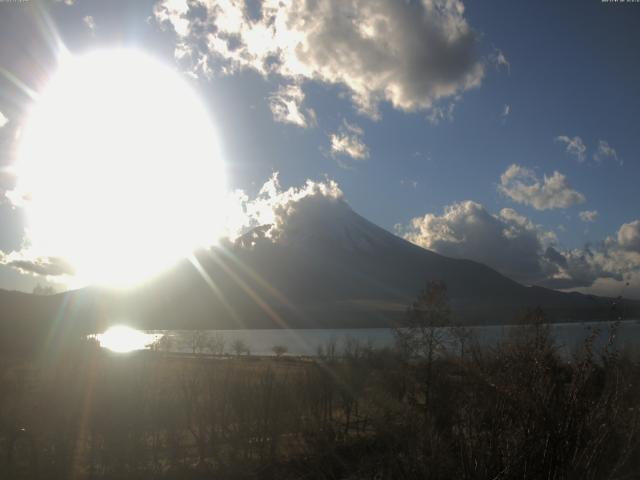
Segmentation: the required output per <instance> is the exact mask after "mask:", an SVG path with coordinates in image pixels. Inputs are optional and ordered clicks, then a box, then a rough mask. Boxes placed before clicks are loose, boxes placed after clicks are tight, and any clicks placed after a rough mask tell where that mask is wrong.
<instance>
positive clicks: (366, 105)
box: [154, 0, 484, 117]
mask: <svg viewBox="0 0 640 480" xmlns="http://www.w3.org/2000/svg"><path fill="white" fill-rule="evenodd" d="M249 3H250V2H245V1H244V0H224V1H223V0H201V1H187V0H162V1H160V2H159V3H157V4H156V6H155V8H154V14H155V19H156V21H157V22H158V23H159V24H160V25H161V26H163V27H165V28H170V29H173V30H174V31H175V34H176V47H175V56H176V58H177V60H178V61H179V62H180V63H181V64H182V65H183V66H184V67H185V68H187V69H189V70H190V71H192V72H193V73H194V74H196V75H201V74H204V75H206V76H211V75H214V74H215V73H221V74H232V73H235V72H237V71H239V70H242V69H251V70H255V71H258V72H259V73H261V74H263V75H269V74H275V75H277V76H279V77H281V78H283V79H285V80H289V81H294V82H298V81H300V80H303V79H307V80H313V81H318V82H322V83H325V84H331V85H339V86H342V87H344V88H345V89H346V91H347V92H348V93H349V94H350V96H351V99H352V101H353V103H354V105H355V106H356V107H357V109H358V110H359V111H361V112H363V113H366V114H368V115H370V116H373V117H377V116H379V111H378V104H379V103H380V102H382V101H387V102H389V103H390V104H391V105H392V106H393V107H394V108H396V109H398V110H403V111H415V110H427V109H430V108H431V107H432V106H434V104H435V103H436V102H438V101H440V100H445V99H447V98H455V97H456V96H457V95H459V94H460V93H462V92H464V91H466V90H469V89H471V88H474V87H477V86H479V85H480V83H481V81H482V79H483V76H484V66H483V63H482V62H481V61H480V58H479V55H478V52H477V44H478V39H479V37H478V34H477V33H476V32H475V31H474V30H473V29H472V28H471V27H470V26H469V24H468V23H467V20H466V18H465V16H464V4H463V3H462V2H461V1H460V0H422V1H412V2H404V1H397V0H315V1H312V2H310V1H305V0H286V1H282V0H264V1H263V2H262V3H261V5H260V7H259V11H258V12H257V14H255V12H252V9H251V8H250V7H249V5H248V4H249Z"/></svg>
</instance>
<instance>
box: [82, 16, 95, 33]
mask: <svg viewBox="0 0 640 480" xmlns="http://www.w3.org/2000/svg"><path fill="white" fill-rule="evenodd" d="M82 21H83V22H84V24H85V25H86V27H87V28H88V29H89V30H91V31H92V32H93V31H94V30H95V29H96V21H95V20H94V19H93V17H92V16H91V15H87V16H85V17H84V18H83V19H82Z"/></svg>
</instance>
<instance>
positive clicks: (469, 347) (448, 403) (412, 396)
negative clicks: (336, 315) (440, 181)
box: [0, 298, 640, 480]
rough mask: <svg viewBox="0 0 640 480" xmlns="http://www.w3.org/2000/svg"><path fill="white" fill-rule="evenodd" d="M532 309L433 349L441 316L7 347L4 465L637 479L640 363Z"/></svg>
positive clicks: (168, 475)
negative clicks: (255, 348)
mask: <svg viewBox="0 0 640 480" xmlns="http://www.w3.org/2000/svg"><path fill="white" fill-rule="evenodd" d="M436 300H437V298H436ZM417 307H419V304H418V305H417ZM417 307H416V308H417ZM418 310H419V308H418ZM441 314H444V315H446V314H447V312H446V309H444V310H442V312H441ZM532 315H533V316H532V317H531V318H529V319H528V320H527V321H528V322H529V324H528V325H523V326H522V327H520V328H518V329H512V330H510V331H511V333H510V334H509V337H508V338H505V339H504V341H503V342H502V343H501V344H500V345H498V346H497V347H494V348H480V347H478V346H477V345H476V344H475V342H474V341H473V338H471V337H470V336H469V335H463V334H461V335H458V336H455V337H454V338H456V339H458V340H457V341H459V342H462V343H464V348H460V346H461V345H462V343H461V344H460V345H457V346H453V348H449V349H446V350H445V349H442V350H438V351H437V352H436V351H435V350H434V354H433V355H431V348H433V349H437V348H438V341H439V340H438V339H435V338H432V337H430V336H429V335H428V328H429V325H428V324H426V326H425V325H422V326H423V327H424V328H425V330H424V331H423V333H424V334H425V336H424V337H423V338H424V339H425V340H426V341H432V340H433V343H432V344H431V346H426V347H425V344H422V347H425V348H423V349H422V350H421V351H420V352H415V351H414V352H409V351H407V350H406V349H405V348H398V349H394V350H374V349H372V348H371V347H369V346H366V345H363V344H362V343H359V342H358V341H356V340H353V339H351V340H348V341H347V342H346V343H345V344H344V345H340V346H339V348H336V346H335V345H327V346H326V348H323V349H322V351H321V352H319V353H321V354H322V356H321V357H318V358H316V359H314V360H311V359H295V358H288V357H287V356H285V355H282V356H281V357H280V358H271V359H267V358H256V357H250V356H246V355H243V356H241V357H236V356H235V355H234V356H230V357H227V358H223V357H220V358H218V359H212V358H198V356H195V357H193V358H177V357H171V356H168V355H165V354H163V353H160V352H155V353H151V352H144V353H139V354H132V355H115V354H106V353H105V352H101V351H99V350H98V349H97V348H96V347H95V345H92V344H91V343H90V342H79V343H78V344H77V345H75V346H74V347H73V348H71V347H68V348H67V349H66V350H64V353H60V351H59V350H58V351H57V350H55V349H52V350H51V351H50V352H47V353H46V354H43V356H42V357H40V358H38V359H36V360H30V361H25V360H16V359H13V360H11V359H5V360H3V361H2V364H1V370H0V381H1V383H0V478H2V479H33V478H39V479H51V480H56V479H71V478H73V479H208V478H211V479H213V478H224V479H240V478H256V479H258V478H265V479H270V478H273V479H275V478H278V479H288V478H292V479H293V478H305V479H311V478H314V479H315V478H318V479H373V478H375V479H516V478H517V479H598V480H599V479H605V478H619V479H623V478H637V472H638V471H640V470H639V468H640V465H638V459H640V449H639V446H638V412H639V410H638V407H639V406H640V404H639V399H640V396H639V393H640V392H639V391H638V388H639V387H638V386H639V385H640V365H639V364H638V362H637V361H636V360H635V359H633V358H630V357H629V355H623V354H621V353H620V352H616V351H615V350H613V348H612V347H611V346H610V345H609V346H607V347H606V348H605V349H603V350H599V351H595V349H594V347H593V341H594V338H595V334H594V336H593V337H590V338H589V339H588V340H587V341H586V342H585V345H584V347H583V348H582V349H581V350H580V351H579V352H576V353H575V355H574V356H573V357H572V358H566V356H561V355H559V354H558V352H557V351H556V349H555V347H554V346H553V343H552V341H551V338H550V335H549V331H548V329H547V327H545V326H544V325H543V324H542V323H541V322H540V321H538V320H539V319H540V318H539V315H540V314H539V313H535V312H534V313H533V314H532ZM440 320H441V318H440V319H439V320H438V323H441V322H440ZM399 346H402V344H401V342H399ZM338 351H339V352H340V354H338Z"/></svg>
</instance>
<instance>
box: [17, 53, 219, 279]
mask: <svg viewBox="0 0 640 480" xmlns="http://www.w3.org/2000/svg"><path fill="white" fill-rule="evenodd" d="M15 171H16V174H17V188H16V190H15V192H14V195H15V194H16V192H17V194H18V196H19V197H20V198H21V199H22V200H23V201H24V206H25V208H26V212H27V219H28V231H29V240H30V242H31V248H32V249H33V251H37V252H43V253H46V255H48V256H56V257H60V258H63V259H65V260H66V261H67V262H69V263H70V264H71V265H72V266H73V267H74V268H75V271H76V274H75V276H76V277H77V278H79V279H82V281H83V282H85V283H98V284H106V285H115V286H121V285H123V286H128V285H132V284H135V283H138V282H140V281H143V280H144V279H146V278H149V277H150V276H151V275H153V274H155V273H158V272H159V271H161V270H163V269H165V268H167V266H169V265H171V264H172V263H174V262H175V261H176V260H178V259H179V258H181V257H183V256H185V255H188V254H189V253H190V252H191V251H193V249H194V248H196V247H198V246H203V245H211V244H213V243H215V241H216V240H217V239H218V238H219V237H220V236H221V234H222V231H223V229H224V221H225V198H227V197H226V185H225V172H224V165H223V162H222V159H221V156H220V153H219V150H218V143H217V141H216V134H215V129H214V128H213V125H212V122H211V120H210V118H209V115H208V113H207V111H206V109H205V107H204V106H203V103H202V102H201V101H200V99H199V98H198V96H197V95H196V94H195V93H194V91H193V89H192V88H191V87H190V85H189V84H188V83H187V82H186V80H185V79H184V78H183V77H182V76H181V75H180V74H178V73H177V72H175V71H174V70H172V69H171V68H169V67H167V66H165V65H163V64H161V63H160V62H158V61H156V60H154V59H152V58H151V57H149V56H147V55H145V54H143V53H141V52H138V51H132V50H110V51H100V52H94V53H91V54H87V55H83V56H77V57H68V58H65V59H63V60H62V61H61V63H60V66H59V68H58V70H57V72H56V73H55V74H54V76H53V77H52V79H51V80H50V82H49V84H48V86H47V87H46V88H45V90H44V91H43V93H42V95H41V96H40V97H39V98H38V100H37V101H36V103H35V104H34V106H33V109H32V111H31V112H30V114H29V117H28V120H27V122H26V125H25V127H24V129H23V132H22V134H21V140H20V146H19V150H18V156H17V162H16V165H15Z"/></svg>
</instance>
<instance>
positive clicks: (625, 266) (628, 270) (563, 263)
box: [396, 201, 640, 298]
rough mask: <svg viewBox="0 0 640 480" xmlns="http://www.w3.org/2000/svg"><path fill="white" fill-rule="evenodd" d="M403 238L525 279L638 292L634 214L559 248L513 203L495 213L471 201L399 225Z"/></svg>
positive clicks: (639, 245) (638, 233) (639, 257)
mask: <svg viewBox="0 0 640 480" xmlns="http://www.w3.org/2000/svg"><path fill="white" fill-rule="evenodd" d="M396 230H397V232H398V234H400V235H401V236H403V237H404V238H405V239H407V240H409V241H411V242H413V243H415V244H416V245H420V246H422V247H424V248H427V249H430V250H433V251H435V252H437V253H440V254H443V255H447V256H451V257H454V258H468V259H472V260H476V261H478V262H482V263H485V264H486V265H489V266H490V267H493V268H495V269H496V270H498V271H499V272H501V273H503V274H505V275H507V276H508V277H511V278H513V279H515V280H518V281H520V282H523V283H527V284H536V285H541V286H546V287H549V288H555V289H577V290H580V291H583V292H591V293H597V294H602V295H619V294H621V293H624V294H625V295H631V296H633V297H635V298H639V297H640V220H634V221H633V222H630V223H625V224H623V225H622V226H621V227H620V228H619V230H618V232H617V235H616V236H615V237H607V238H606V239H604V240H603V241H601V242H600V243H598V244H596V245H586V246H584V247H583V248H575V249H563V248H561V247H560V246H559V245H558V241H557V238H556V235H555V233H554V232H552V231H549V230H546V229H544V228H543V227H542V226H540V225H535V224H534V223H533V222H531V220H529V219H527V218H526V217H524V216H522V215H520V214H519V213H517V212H516V211H515V210H513V209H509V208H505V209H502V210H501V211H500V212H499V213H498V214H491V213H489V212H488V211H487V210H486V208H485V207H484V206H482V205H480V204H478V203H475V202H472V201H465V202H459V203H454V204H452V205H449V206H447V207H445V209H444V212H443V214H442V215H436V214H432V213H427V214H425V215H424V216H422V217H415V218H413V219H412V220H411V221H410V223H409V225H408V226H402V225H399V226H397V228H396Z"/></svg>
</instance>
